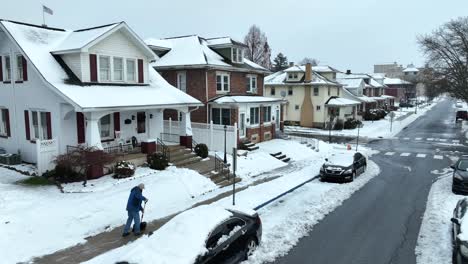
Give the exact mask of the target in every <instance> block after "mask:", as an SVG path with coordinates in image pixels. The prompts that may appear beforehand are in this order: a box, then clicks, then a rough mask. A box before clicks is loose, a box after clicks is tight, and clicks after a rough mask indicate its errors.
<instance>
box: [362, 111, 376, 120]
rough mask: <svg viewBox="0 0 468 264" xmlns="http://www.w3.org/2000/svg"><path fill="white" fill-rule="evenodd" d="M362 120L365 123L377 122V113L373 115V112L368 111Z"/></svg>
mask: <svg viewBox="0 0 468 264" xmlns="http://www.w3.org/2000/svg"><path fill="white" fill-rule="evenodd" d="M363 118H364V120H366V121H374V120H379V117H378V116H377V113H375V111H374V110H369V111H366V112H365V113H364V116H363Z"/></svg>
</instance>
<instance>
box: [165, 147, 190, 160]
mask: <svg viewBox="0 0 468 264" xmlns="http://www.w3.org/2000/svg"><path fill="white" fill-rule="evenodd" d="M190 153H192V152H191V151H190V150H186V149H184V150H178V151H174V152H171V153H170V155H171V159H175V158H177V157H180V156H184V155H187V154H190Z"/></svg>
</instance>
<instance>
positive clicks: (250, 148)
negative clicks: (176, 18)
mask: <svg viewBox="0 0 468 264" xmlns="http://www.w3.org/2000/svg"><path fill="white" fill-rule="evenodd" d="M257 149H259V147H258V146H255V147H247V150H248V151H253V150H257Z"/></svg>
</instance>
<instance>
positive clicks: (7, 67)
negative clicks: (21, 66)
mask: <svg viewBox="0 0 468 264" xmlns="http://www.w3.org/2000/svg"><path fill="white" fill-rule="evenodd" d="M2 57H3V65H4V66H3V67H2V68H4V70H3V81H4V82H10V81H11V77H12V76H11V56H10V55H5V56H2ZM7 58H8V63H7Z"/></svg>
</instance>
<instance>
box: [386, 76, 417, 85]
mask: <svg viewBox="0 0 468 264" xmlns="http://www.w3.org/2000/svg"><path fill="white" fill-rule="evenodd" d="M384 83H385V85H409V84H412V83H410V82H407V81H405V80H402V79H399V78H388V77H385V79H384Z"/></svg>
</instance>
